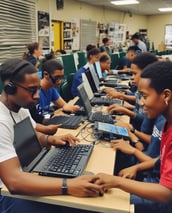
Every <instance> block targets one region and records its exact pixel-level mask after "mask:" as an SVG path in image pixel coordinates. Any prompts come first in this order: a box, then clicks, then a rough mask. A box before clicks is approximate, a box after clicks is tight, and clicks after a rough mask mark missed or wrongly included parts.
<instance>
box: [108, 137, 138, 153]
mask: <svg viewBox="0 0 172 213" xmlns="http://www.w3.org/2000/svg"><path fill="white" fill-rule="evenodd" d="M110 144H111V147H112V148H113V149H115V150H120V151H121V152H123V153H125V154H128V155H133V154H134V152H135V150H136V149H135V148H134V147H133V146H131V145H130V144H129V143H128V141H124V140H123V139H120V140H111V143H110Z"/></svg>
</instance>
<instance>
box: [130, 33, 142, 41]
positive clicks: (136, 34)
mask: <svg viewBox="0 0 172 213" xmlns="http://www.w3.org/2000/svg"><path fill="white" fill-rule="evenodd" d="M133 39H140V35H139V34H138V33H135V34H134V35H132V36H131V40H133Z"/></svg>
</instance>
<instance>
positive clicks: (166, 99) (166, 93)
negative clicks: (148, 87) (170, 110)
mask: <svg viewBox="0 0 172 213" xmlns="http://www.w3.org/2000/svg"><path fill="white" fill-rule="evenodd" d="M163 96H164V102H165V103H168V102H169V101H170V99H171V98H172V91H171V90H169V89H165V90H164V91H163Z"/></svg>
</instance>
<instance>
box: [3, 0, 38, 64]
mask: <svg viewBox="0 0 172 213" xmlns="http://www.w3.org/2000/svg"><path fill="white" fill-rule="evenodd" d="M0 20H1V21H0V63H2V62H4V61H5V60H6V59H9V58H14V57H21V56H22V55H23V53H24V52H25V51H26V50H27V49H26V45H27V44H29V43H31V42H33V41H36V40H37V35H36V2H35V0H27V1H25V0H13V1H11V0H3V1H0Z"/></svg>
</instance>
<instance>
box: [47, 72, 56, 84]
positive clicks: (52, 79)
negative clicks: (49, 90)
mask: <svg viewBox="0 0 172 213" xmlns="http://www.w3.org/2000/svg"><path fill="white" fill-rule="evenodd" d="M49 77H50V79H51V81H52V83H53V84H55V83H56V80H55V79H54V78H53V76H52V75H51V74H49Z"/></svg>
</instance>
